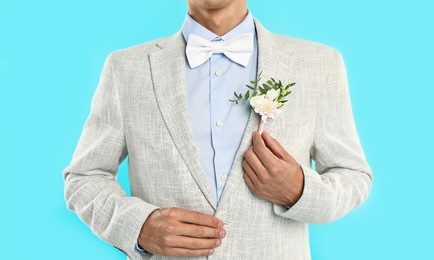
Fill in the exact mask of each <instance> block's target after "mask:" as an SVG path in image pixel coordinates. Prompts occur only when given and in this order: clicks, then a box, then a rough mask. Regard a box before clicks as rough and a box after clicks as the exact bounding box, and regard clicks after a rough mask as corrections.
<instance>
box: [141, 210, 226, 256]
mask: <svg viewBox="0 0 434 260" xmlns="http://www.w3.org/2000/svg"><path fill="white" fill-rule="evenodd" d="M225 235H226V231H225V230H224V229H223V221H221V220H219V219H218V218H215V217H213V216H210V215H207V214H203V213H200V212H196V211H190V210H185V209H179V208H166V209H158V210H156V211H154V212H152V214H151V215H149V217H148V218H147V219H146V221H145V223H144V224H143V226H142V229H141V230H140V234H139V241H138V242H139V245H140V246H141V247H142V248H144V249H145V250H147V251H148V252H150V253H153V254H158V255H164V256H207V255H211V254H213V253H214V248H216V247H218V246H220V245H221V243H222V238H224V237H225Z"/></svg>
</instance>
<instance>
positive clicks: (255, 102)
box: [250, 95, 265, 108]
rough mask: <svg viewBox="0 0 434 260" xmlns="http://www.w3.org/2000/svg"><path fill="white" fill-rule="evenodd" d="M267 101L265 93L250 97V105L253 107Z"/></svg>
mask: <svg viewBox="0 0 434 260" xmlns="http://www.w3.org/2000/svg"><path fill="white" fill-rule="evenodd" d="M264 101H265V95H258V96H254V97H252V98H251V99H250V105H251V106H252V107H253V108H256V107H258V106H259V105H260V104H262V103H264Z"/></svg>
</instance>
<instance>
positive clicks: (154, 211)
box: [64, 0, 372, 259]
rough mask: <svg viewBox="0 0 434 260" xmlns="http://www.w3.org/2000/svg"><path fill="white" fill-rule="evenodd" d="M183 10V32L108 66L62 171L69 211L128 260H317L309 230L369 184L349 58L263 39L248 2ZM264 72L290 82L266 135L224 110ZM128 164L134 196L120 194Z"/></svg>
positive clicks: (197, 0) (353, 201) (344, 209)
mask: <svg viewBox="0 0 434 260" xmlns="http://www.w3.org/2000/svg"><path fill="white" fill-rule="evenodd" d="M187 2H188V7H189V14H188V15H187V17H186V19H185V22H184V25H183V26H182V29H181V32H179V33H177V34H175V35H173V36H170V37H166V38H162V39H158V40H155V41H151V42H148V43H144V44H141V45H138V46H134V47H131V48H128V49H125V50H120V51H116V52H114V53H112V54H111V55H110V56H109V57H108V58H107V61H106V63H105V66H104V69H103V72H102V75H101V79H100V83H99V86H98V88H97V90H96V92H95V95H94V98H93V101H92V107H91V112H90V115H89V117H88V119H87V121H86V124H85V126H84V128H83V132H82V135H81V137H80V140H79V143H78V145H77V148H76V151H75V153H74V156H73V158H72V161H71V164H70V165H69V166H68V167H67V168H66V169H65V170H64V178H65V198H66V200H67V204H68V208H69V209H71V210H73V211H75V212H76V213H77V214H78V215H79V216H80V218H81V219H82V220H83V221H84V222H85V223H86V224H87V225H89V226H90V227H91V229H92V231H93V232H94V233H95V234H96V235H98V236H99V237H100V238H101V239H103V240H105V241H107V242H109V243H111V244H112V245H113V246H115V247H116V248H118V249H119V250H121V251H123V252H124V253H125V254H126V255H127V256H128V258H129V259H160V258H164V256H172V257H186V258H189V257H197V258H198V259H202V258H204V259H205V258H209V259H309V258H310V249H309V239H308V223H325V222H329V221H333V220H335V219H337V218H339V217H342V216H344V215H345V214H347V213H348V212H349V211H351V210H352V209H353V208H355V207H357V206H358V205H360V204H361V203H362V202H363V201H364V200H366V198H367V197H368V195H369V192H370V187H371V181H372V175H371V171H370V169H369V166H368V164H367V163H366V160H365V157H364V154H363V150H362V148H361V145H360V142H359V139H358V136H357V132H356V128H355V124H354V121H353V116H352V112H351V105H350V99H349V94H348V87H347V79H346V72H345V67H344V64H343V61H342V58H341V56H340V54H339V53H338V52H337V51H336V50H334V49H332V48H330V47H327V46H324V45H321V44H318V43H313V42H308V41H304V40H300V39H294V38H290V37H284V36H279V35H276V34H273V33H270V32H268V31H267V30H265V29H264V28H263V27H262V26H261V24H260V23H259V22H258V21H257V20H255V19H254V18H253V17H252V15H251V13H250V12H249V11H248V9H247V3H246V2H247V1H246V0H188V1H187ZM258 71H263V73H262V78H263V79H268V78H271V77H273V78H275V79H277V80H281V81H282V82H286V83H289V82H296V87H295V89H294V91H293V93H292V94H291V95H289V96H288V102H287V103H285V105H284V106H283V107H282V108H281V109H282V112H281V114H280V115H279V116H278V117H276V118H274V119H273V120H270V121H269V122H267V124H266V126H265V129H266V131H265V132H264V133H263V134H262V135H260V134H259V133H258V132H257V131H256V130H257V128H258V125H259V116H258V114H256V113H255V112H254V111H252V110H251V109H250V107H249V105H248V104H247V103H240V104H239V105H236V104H234V103H232V102H230V101H229V99H231V98H233V94H232V93H233V92H234V91H236V92H245V90H246V89H245V84H247V83H248V82H249V80H252V79H255V78H256V75H257V72H258ZM272 136H273V137H272ZM127 155H128V168H129V169H128V171H129V178H130V185H131V193H132V196H131V197H128V196H126V194H125V192H124V191H123V190H122V188H121V187H120V185H119V183H118V182H117V181H116V175H117V169H118V165H119V164H120V163H121V162H122V161H123V160H124V159H125V158H126V156H127ZM311 159H314V160H315V162H316V170H313V169H312V167H311Z"/></svg>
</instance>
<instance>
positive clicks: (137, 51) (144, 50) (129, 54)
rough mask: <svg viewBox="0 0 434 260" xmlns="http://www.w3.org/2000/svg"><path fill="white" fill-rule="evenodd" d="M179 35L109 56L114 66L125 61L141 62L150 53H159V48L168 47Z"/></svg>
mask: <svg viewBox="0 0 434 260" xmlns="http://www.w3.org/2000/svg"><path fill="white" fill-rule="evenodd" d="M179 34H180V33H179V32H178V33H176V34H174V35H171V36H166V37H162V38H159V39H155V40H151V41H148V42H144V43H141V44H138V45H134V46H131V47H128V48H124V49H120V50H116V51H113V52H111V53H110V55H109V56H110V58H111V59H112V61H113V63H115V64H116V63H125V62H127V61H134V60H143V59H142V58H144V57H147V56H148V55H149V54H150V53H152V52H156V51H159V50H160V49H161V46H166V45H170V43H171V42H173V41H174V40H175V39H176V38H177V37H179Z"/></svg>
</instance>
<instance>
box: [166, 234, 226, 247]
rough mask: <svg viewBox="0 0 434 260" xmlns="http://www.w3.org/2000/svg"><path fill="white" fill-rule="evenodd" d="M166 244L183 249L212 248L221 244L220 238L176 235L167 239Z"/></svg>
mask: <svg viewBox="0 0 434 260" xmlns="http://www.w3.org/2000/svg"><path fill="white" fill-rule="evenodd" d="M167 242H168V246H170V247H176V248H185V249H193V250H196V249H213V248H216V247H218V246H220V245H221V243H222V241H221V240H220V239H210V238H194V237H183V236H176V237H171V239H168V241H167Z"/></svg>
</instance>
